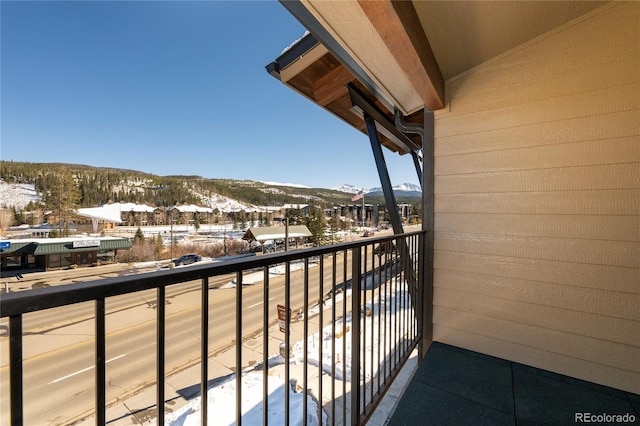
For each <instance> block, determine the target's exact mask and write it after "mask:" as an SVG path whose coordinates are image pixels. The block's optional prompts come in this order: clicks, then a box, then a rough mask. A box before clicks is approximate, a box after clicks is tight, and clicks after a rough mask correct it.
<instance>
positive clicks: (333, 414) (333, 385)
mask: <svg viewBox="0 0 640 426" xmlns="http://www.w3.org/2000/svg"><path fill="white" fill-rule="evenodd" d="M336 261H337V259H336V252H333V269H332V274H331V275H332V278H331V288H332V290H331V401H333V403H332V404H331V424H332V425H335V424H336V404H335V401H336V290H337V289H336V284H337V283H338V279H337V277H336V269H337V265H336ZM342 285H343V288H342V298H343V303H346V298H347V283H345V282H343V283H342ZM345 321H346V319H345V318H343V319H342V336H343V337H342V338H343V339H346V336H345V333H346V328H345ZM342 355H343V356H342V362H343V363H344V354H342ZM343 366H344V364H343ZM344 373H345V372H344V368H343V369H342V377H343V381H344V377H345V375H344Z"/></svg>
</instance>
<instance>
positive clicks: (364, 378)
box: [358, 244, 367, 407]
mask: <svg viewBox="0 0 640 426" xmlns="http://www.w3.org/2000/svg"><path fill="white" fill-rule="evenodd" d="M360 250H364V254H361V256H362V263H363V264H362V265H358V269H359V270H360V271H361V274H362V286H361V287H360V291H359V293H360V301H361V303H360V307H361V309H362V314H363V316H362V317H361V318H360V317H359V318H360V331H361V336H360V340H361V341H360V348H361V349H362V351H361V352H362V353H361V355H360V359H361V364H360V365H361V366H362V392H361V396H362V401H360V404H361V406H362V407H366V406H367V245H366V244H365V245H364V246H363V247H361V248H360ZM363 266H364V268H363ZM363 269H364V271H363ZM363 293H364V295H363Z"/></svg>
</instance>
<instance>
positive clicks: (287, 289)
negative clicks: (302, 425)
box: [284, 261, 291, 426]
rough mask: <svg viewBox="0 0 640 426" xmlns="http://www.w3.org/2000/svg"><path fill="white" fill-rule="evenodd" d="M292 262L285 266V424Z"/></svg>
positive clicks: (287, 420) (287, 391)
mask: <svg viewBox="0 0 640 426" xmlns="http://www.w3.org/2000/svg"><path fill="white" fill-rule="evenodd" d="M290 298H291V264H290V263H289V261H286V262H285V268H284V310H285V313H284V315H285V333H284V346H285V349H284V350H285V353H286V356H285V363H284V411H285V416H284V424H285V426H289V414H290V413H289V389H290V387H291V383H290V380H291V378H290V375H289V374H290V371H289V362H290V359H289V355H290V354H289V347H290V346H289V345H290V344H291V342H290V336H289V334H291V329H290V324H291V315H290V312H289V310H290V309H291V300H290Z"/></svg>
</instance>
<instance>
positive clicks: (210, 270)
mask: <svg viewBox="0 0 640 426" xmlns="http://www.w3.org/2000/svg"><path fill="white" fill-rule="evenodd" d="M424 233H426V231H415V232H408V233H404V234H399V235H390V236H384V237H374V238H367V239H366V240H358V241H352V242H347V243H340V244H333V245H329V246H321V247H312V248H306V249H300V250H292V251H288V252H285V253H275V254H268V255H263V256H256V257H249V258H240V259H234V260H228V261H224V262H218V263H211V264H204V265H194V266H190V267H188V268H180V269H173V270H165V271H155V272H148V273H143V274H136V275H129V276H123V277H116V278H103V279H99V280H94V281H88V282H83V283H73V284H65V285H61V286H55V287H44V288H38V289H34V290H26V291H19V292H15V293H9V294H2V295H0V317H2V318H4V317H10V316H15V315H21V314H25V313H28V312H35V311H39V310H43V309H49V308H56V307H60V306H66V305H72V304H75V303H81V302H87V301H92V300H96V299H101V298H105V297H111V296H119V295H122V294H127V293H134V292H137V291H142V290H149V289H155V288H158V287H164V286H168V285H172V284H178V283H182V282H186V281H192V280H197V279H202V278H205V277H212V276H217V275H224V274H229V273H235V272H239V271H244V270H248V269H253V268H261V267H265V266H269V265H274V264H278V263H283V262H290V261H295V260H299V259H305V258H310V257H314V256H322V255H325V254H328V253H333V252H339V251H344V250H350V249H354V248H358V247H363V246H365V245H371V244H377V243H383V242H386V241H392V240H395V239H397V238H399V237H400V238H407V237H411V236H414V235H420V234H424Z"/></svg>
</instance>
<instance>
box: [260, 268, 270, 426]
mask: <svg viewBox="0 0 640 426" xmlns="http://www.w3.org/2000/svg"><path fill="white" fill-rule="evenodd" d="M263 282H264V284H263V286H262V300H264V310H263V311H262V327H263V329H264V331H263V333H262V348H263V349H262V424H263V425H264V426H267V425H268V424H269V265H267V266H265V267H264V279H263Z"/></svg>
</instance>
